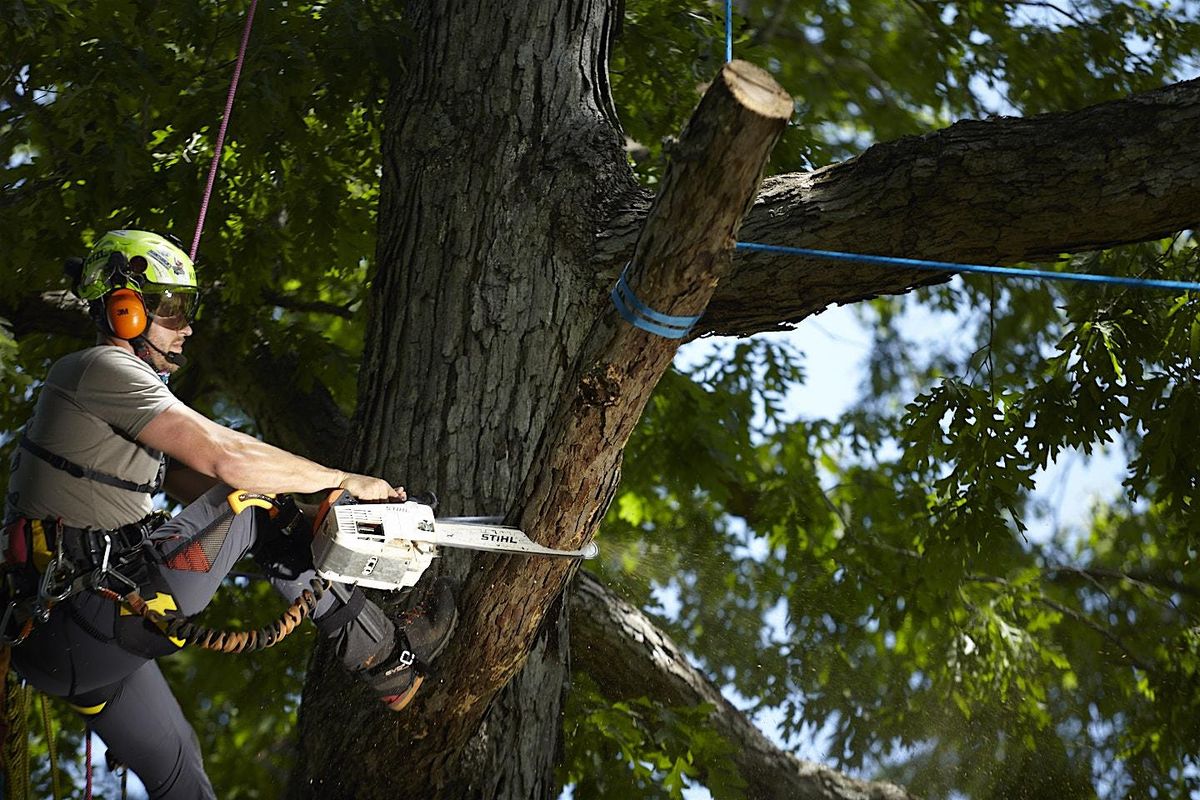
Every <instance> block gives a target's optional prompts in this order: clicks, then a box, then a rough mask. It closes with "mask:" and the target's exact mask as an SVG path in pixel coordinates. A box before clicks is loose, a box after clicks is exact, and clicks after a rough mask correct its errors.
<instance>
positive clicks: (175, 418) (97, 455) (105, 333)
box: [5, 231, 456, 798]
mask: <svg viewBox="0 0 1200 800" xmlns="http://www.w3.org/2000/svg"><path fill="white" fill-rule="evenodd" d="M75 278H76V286H75V289H76V292H77V294H79V296H80V297H82V298H83V299H85V300H87V301H88V304H89V310H90V312H91V316H92V318H93V320H94V321H95V322H96V324H97V326H98V327H99V329H100V337H99V341H98V345H97V346H95V347H91V348H88V349H85V350H82V351H79V352H76V353H73V354H71V355H69V356H67V357H65V358H63V359H61V360H59V361H58V362H57V363H56V364H55V365H54V366H53V367H52V368H51V370H50V372H49V374H48V376H47V378H46V381H45V385H44V386H43V387H42V391H41V394H40V396H39V398H38V402H37V406H36V408H35V412H34V415H33V417H32V418H31V419H30V420H29V422H28V424H27V425H26V427H25V434H24V436H23V438H22V440H21V445H20V447H19V448H18V449H17V451H16V454H15V456H14V463H13V467H12V479H11V486H10V488H9V492H8V497H7V509H6V516H5V518H6V520H8V521H9V524H8V525H7V526H6V528H5V531H6V533H7V538H6V542H7V545H6V548H5V555H6V562H8V564H9V565H12V564H13V562H14V561H18V562H19V561H25V562H31V563H32V564H33V565H34V566H35V567H36V568H37V569H38V571H39V572H41V573H42V574H43V575H46V576H47V578H46V581H48V582H41V581H39V582H38V585H39V586H40V587H41V589H42V591H41V592H40V594H39V596H38V600H37V601H36V602H37V603H44V604H45V605H44V606H43V608H42V610H43V611H44V613H41V614H39V609H38V608H37V607H36V605H35V606H34V607H33V608H32V614H33V618H34V622H35V623H36V622H37V619H38V618H41V619H43V620H44V621H42V622H40V623H39V624H34V625H33V627H32V630H31V632H29V635H28V638H27V639H25V641H24V642H23V643H22V644H21V645H20V646H19V647H16V648H15V649H14V653H13V663H14V666H15V667H16V669H17V670H18V671H19V672H20V674H21V675H22V676H24V677H25V678H26V679H27V680H28V681H29V682H30V683H31V684H33V685H34V686H35V687H36V688H38V689H40V690H41V691H44V692H46V693H48V694H52V695H55V696H59V697H63V698H66V699H67V701H68V702H69V703H70V704H71V705H72V706H73V707H74V708H75V709H76V710H77V711H78V712H79V713H80V714H82V715H83V716H84V717H85V718H87V719H88V722H89V725H90V726H91V727H93V728H94V729H95V730H96V731H98V732H99V733H100V735H101V737H102V738H103V739H104V740H105V742H106V743H107V744H108V746H109V748H110V749H111V750H112V751H113V754H114V756H115V757H117V758H118V759H120V760H121V761H122V762H124V763H126V764H128V765H129V766H130V768H131V769H133V770H134V772H136V773H137V774H138V776H139V777H140V778H141V779H142V781H143V783H144V784H145V785H146V787H147V789H148V791H149V792H150V796H151V797H155V798H160V797H161V798H168V797H169V798H182V797H189V798H190V797H214V796H215V795H214V793H213V790H212V787H211V785H210V783H209V781H208V778H207V777H206V775H205V774H204V768H203V765H202V762H201V756H200V750H199V746H198V744H197V741H196V737H195V734H194V733H193V731H192V729H191V727H190V725H189V724H188V722H187V721H186V720H185V719H184V716H183V714H182V712H181V710H180V707H179V704H178V703H177V702H176V701H175V699H174V697H173V696H172V694H171V691H170V689H169V688H168V686H167V684H166V682H165V680H164V679H163V676H162V674H161V672H160V671H159V668H158V665H157V664H156V663H155V661H154V659H155V658H157V657H159V656H162V655H167V654H169V653H172V652H174V651H175V650H177V649H178V648H179V647H181V646H182V645H183V644H184V642H183V641H181V640H179V639H175V638H172V637H170V636H168V635H167V634H166V633H165V632H163V631H162V630H160V628H158V627H156V626H155V625H154V624H152V623H151V622H150V621H149V620H147V619H146V618H144V617H142V616H139V615H137V614H133V613H131V611H130V609H129V608H127V607H126V606H125V605H120V604H118V603H116V602H113V601H112V600H111V599H110V598H111V597H113V596H114V595H113V594H112V592H116V593H117V594H119V595H125V594H126V593H128V592H129V591H130V590H131V589H136V590H137V591H138V593H139V594H140V596H142V597H143V598H145V599H146V600H147V601H148V605H149V606H150V608H152V609H154V610H156V611H159V612H161V613H164V614H165V613H169V612H175V613H178V614H183V615H187V616H191V615H194V614H196V613H198V612H199V611H201V610H202V609H203V608H204V607H205V606H206V605H207V604H208V602H209V601H210V599H211V598H212V596H213V593H214V592H215V591H216V590H217V588H218V587H219V586H220V583H221V581H222V579H223V578H224V577H225V576H226V575H227V574H228V572H229V571H230V569H231V568H232V567H233V566H234V564H235V563H236V562H237V561H238V560H239V559H240V558H242V557H243V556H244V555H245V554H247V553H250V554H252V555H253V556H254V557H255V558H256V559H257V560H258V561H259V562H260V564H261V565H262V566H263V568H264V569H265V570H266V571H267V572H268V574H269V575H270V577H271V580H272V583H273V584H274V585H275V587H276V588H277V589H278V590H279V591H280V593H281V594H283V595H284V596H285V597H287V598H288V599H289V600H294V599H296V598H297V597H299V596H300V595H301V593H302V592H303V591H304V590H305V589H306V588H307V587H308V586H309V585H310V584H311V583H312V581H313V580H314V578H315V571H314V569H313V564H312V554H311V550H310V546H309V545H310V542H311V532H312V530H313V526H312V523H313V522H316V523H318V524H319V522H320V519H321V518H322V517H323V514H324V513H325V512H327V511H328V506H329V505H330V504H331V503H332V502H340V501H342V500H343V499H344V498H349V497H351V496H352V497H356V498H359V499H362V500H388V499H390V500H393V501H397V502H403V501H404V500H405V499H406V495H405V492H404V489H403V488H402V487H393V486H392V485H391V484H390V483H388V482H387V481H385V480H382V479H380V478H376V477H371V476H368V475H359V474H353V473H346V472H342V471H340V470H335V469H331V468H329V467H325V466H322V465H320V464H317V463H315V462H313V461H309V460H308V459H305V458H302V457H300V456H296V455H293V454H292V453H289V452H287V451H284V450H281V449H279V448H276V447H273V446H271V445H268V444H265V443H263V442H260V441H258V440H257V439H254V438H253V437H251V436H247V435H245V434H243V433H240V432H237V431H234V430H231V429H229V428H226V427H224V426H222V425H219V424H217V423H215V422H213V421H211V420H209V419H208V418H206V417H204V416H203V415H201V414H199V413H198V412H196V411H194V410H193V409H191V408H189V407H188V406H187V405H185V404H184V403H183V402H182V401H180V400H179V399H178V398H176V397H175V396H174V395H173V394H172V393H171V391H170V390H169V389H168V388H167V380H168V378H169V377H170V376H171V374H172V373H174V372H175V371H176V370H178V369H179V368H180V366H182V364H183V363H184V358H183V355H182V353H183V347H184V343H185V341H186V339H187V337H188V336H190V335H191V333H192V327H191V323H192V319H193V317H194V313H195V310H196V308H197V305H198V303H197V299H198V297H197V285H196V276H195V270H194V267H193V265H192V261H191V259H190V258H189V257H188V256H187V254H185V253H184V252H183V251H182V250H181V249H179V247H178V246H176V244H175V243H173V242H172V241H169V240H168V239H166V238H164V237H162V236H158V235H156V234H153V233H147V232H143V231H114V232H111V233H109V234H107V235H105V236H104V237H103V238H101V239H100V241H99V242H98V243H97V245H96V247H95V248H94V249H93V250H92V252H91V253H90V255H89V256H88V257H87V259H86V260H85V261H84V262H83V263H82V265H80V266H78V270H77V272H76V275H75ZM168 463H170V465H171V468H170V469H166V468H165V467H166V465H167V464H168ZM160 486H162V487H163V488H165V490H166V491H167V493H168V494H169V495H170V496H171V497H172V498H174V499H176V500H177V501H179V502H181V503H186V504H187V507H186V508H185V510H184V511H183V512H182V513H181V514H180V515H179V516H177V517H175V518H174V519H170V520H168V517H167V516H166V515H165V514H163V513H161V512H154V511H153V504H152V496H153V495H154V494H155V493H156V492H157V491H158V490H159V488H160ZM233 486H237V487H242V489H241V490H239V491H238V492H234V490H232V489H231V488H230V487H233ZM328 487H339V488H338V489H337V490H333V491H331V492H330V494H329V497H328V498H327V500H326V502H325V503H323V504H322V506H321V508H320V509H319V510H318V511H317V512H316V513H315V515H313V514H310V516H313V517H314V519H309V518H308V517H306V516H305V515H304V514H302V513H300V510H299V508H298V507H297V505H296V504H295V502H293V501H291V500H290V498H288V499H282V500H273V499H272V500H271V501H270V502H269V503H268V502H265V501H266V500H267V498H268V497H269V496H274V495H276V494H278V493H282V492H300V493H311V492H319V491H322V490H325V489H328ZM234 498H238V499H240V500H241V501H245V500H247V499H252V500H253V499H257V500H258V501H259V502H260V503H261V505H262V506H264V507H258V508H256V507H253V506H250V507H247V506H245V505H244V504H243V503H240V502H238V500H235V499H234ZM267 505H270V506H271V508H270V509H269V510H268V509H267V508H265V506H267ZM20 553H24V554H26V558H24V559H22V558H21V557H20V556H19V555H18V554H20ZM26 574H27V575H29V574H31V573H28V572H27V573H26ZM334 586H335V588H334V589H333V590H331V591H329V592H326V593H325V594H323V595H322V596H321V597H320V600H319V602H318V603H317V605H316V608H315V610H314V612H313V618H314V621H315V623H316V625H317V628H318V629H319V630H320V631H321V633H322V634H324V635H325V636H327V637H329V638H330V639H331V640H332V641H333V643H334V644H335V646H336V647H337V652H338V654H339V655H340V657H341V661H342V663H343V664H344V666H345V667H346V668H347V669H348V670H350V671H351V672H353V673H354V674H355V675H357V676H358V677H360V678H361V679H363V680H364V681H365V682H366V683H367V684H368V685H369V686H370V687H371V689H372V690H373V691H374V692H375V693H376V694H377V695H378V696H379V697H380V699H381V700H382V701H383V702H384V703H385V704H386V705H387V706H388V707H389V708H391V709H393V710H397V711H399V710H400V709H403V708H404V707H405V706H406V705H407V704H408V703H409V702H410V701H411V700H412V698H413V696H414V695H415V693H416V691H417V690H418V688H419V687H420V686H421V683H422V680H423V675H422V670H423V667H425V666H427V665H428V664H429V663H430V662H431V661H432V660H433V659H434V658H436V657H437V655H438V654H439V653H440V652H441V651H442V649H443V648H444V647H445V644H446V642H447V641H448V639H449V636H450V633H451V631H452V628H453V626H454V622H455V620H456V611H455V604H454V597H453V590H452V586H451V583H450V581H449V580H448V579H439V580H437V581H435V582H434V584H433V586H432V587H431V591H430V593H429V595H428V597H427V600H426V602H425V603H424V604H423V605H422V606H420V607H418V609H417V610H416V611H414V612H413V613H411V614H410V615H408V616H407V617H406V619H405V624H404V625H403V626H402V627H399V628H398V627H397V626H396V625H394V624H393V623H392V621H391V620H389V619H388V618H387V617H386V616H385V615H384V613H383V612H382V611H381V610H380V609H379V607H378V606H376V605H375V604H374V603H372V602H370V601H369V600H367V599H366V598H365V596H364V595H363V593H362V591H361V590H360V589H358V588H347V587H345V586H342V585H340V584H335V585H334ZM98 590H99V591H98ZM103 590H111V591H110V592H108V596H107V597H106V596H105V595H104V594H102V591H103ZM9 594H10V595H12V596H10V597H8V602H10V603H13V604H14V605H13V606H11V608H13V609H16V608H17V607H18V605H17V604H19V603H20V602H21V601H25V602H28V599H29V598H28V597H21V596H19V593H18V592H17V591H12V592H10V593H9ZM60 595H65V596H62V597H61V598H60V599H58V600H57V601H55V600H50V599H48V596H49V597H54V598H58V597H59V596H60ZM6 619H7V618H6ZM7 633H10V631H6V634H7Z"/></svg>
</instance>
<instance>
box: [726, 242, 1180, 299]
mask: <svg viewBox="0 0 1200 800" xmlns="http://www.w3.org/2000/svg"><path fill="white" fill-rule="evenodd" d="M737 248H738V249H739V250H761V251H764V252H768V253H784V254H786V255H793V256H810V257H812V258H824V259H829V260H831V261H851V262H858V263H861V264H879V265H883V266H889V267H908V268H909V269H923V270H933V271H941V272H978V273H982V274H984V275H1004V276H1006V277H1011V278H1039V279H1042V280H1051V281H1075V282H1077V283H1110V284H1117V285H1119V286H1138V287H1142V288H1149V289H1178V290H1182V291H1185V292H1196V291H1200V283H1197V282H1195V281H1169V280H1160V279H1158V278H1131V277H1125V276H1123V275H1093V274H1090V273H1087V272H1050V271H1049V270H1044V269H1019V268H1017V267H989V266H984V265H982V264H957V263H954V262H952V261H927V260H925V259H922V258H897V257H895V256H872V255H864V254H862V253H842V252H838V251H836V250H813V249H811V248H808V247H785V246H783V245H778V244H760V243H758V242H738V243H737Z"/></svg>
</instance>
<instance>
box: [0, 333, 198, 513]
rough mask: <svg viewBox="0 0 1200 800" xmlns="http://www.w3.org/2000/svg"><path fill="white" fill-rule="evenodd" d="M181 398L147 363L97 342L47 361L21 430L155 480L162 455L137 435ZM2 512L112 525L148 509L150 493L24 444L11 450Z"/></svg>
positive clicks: (88, 463) (55, 448) (68, 452)
mask: <svg viewBox="0 0 1200 800" xmlns="http://www.w3.org/2000/svg"><path fill="white" fill-rule="evenodd" d="M180 402H182V401H181V400H179V399H178V398H177V397H175V395H173V394H171V390H170V389H168V388H167V386H166V384H164V383H163V382H162V379H161V378H159V376H158V375H157V373H155V372H154V370H153V369H151V368H150V366H149V365H148V364H146V363H145V362H144V361H142V360H141V359H140V358H138V357H137V356H135V355H133V354H132V353H130V352H129V351H127V350H124V349H122V348H120V347H114V346H112V345H100V346H97V347H90V348H88V349H87V350H80V351H79V352H77V353H72V354H71V355H69V356H66V357H64V358H61V359H59V360H58V361H56V362H55V363H54V366H52V367H51V368H50V373H49V374H48V375H47V376H46V382H45V384H44V385H43V386H42V389H41V394H39V395H38V399H37V405H36V406H35V407H34V412H33V416H32V417H30V419H29V422H28V423H27V424H26V426H25V435H26V436H28V437H29V439H30V440H32V441H33V442H35V443H36V444H39V445H41V446H42V447H44V448H45V449H46V450H49V451H50V452H51V453H53V454H55V455H57V456H61V457H62V458H65V459H67V460H68V461H73V462H75V463H76V464H78V465H80V466H82V467H87V468H89V469H94V470H97V471H99V472H105V473H107V474H109V475H113V476H115V477H118V478H122V479H124V480H127V481H132V482H134V483H153V482H154V478H155V475H156V474H157V473H158V466H159V459H160V458H161V456H162V454H161V453H159V452H158V451H157V450H151V449H150V448H148V447H146V446H144V445H141V444H139V443H138V442H137V441H135V437H137V435H138V434H139V433H141V432H142V429H143V428H145V427H146V425H147V424H148V423H149V422H150V420H152V419H154V418H155V417H156V416H158V415H159V414H161V413H162V412H163V411H166V410H167V409H168V408H170V407H172V406H174V405H176V404H177V403H180ZM11 476H12V477H11V478H10V482H9V487H8V488H9V491H8V497H7V506H8V507H7V509H6V510H5V518H6V519H12V518H13V517H16V516H23V517H28V518H30V519H56V518H61V519H62V521H63V524H65V525H68V526H71V527H76V528H117V527H120V526H121V525H126V524H128V523H130V522H137V521H138V520H140V519H142V518H143V517H145V516H146V515H147V514H149V513H150V512H151V511H152V510H153V502H152V500H151V497H150V495H148V494H146V493H144V492H135V491H131V490H128V489H122V488H120V487H117V486H109V485H107V484H104V483H100V482H98V481H94V480H90V479H88V478H76V477H73V476H71V475H69V474H68V473H66V472H64V471H63V470H60V469H57V468H55V467H53V466H51V465H50V464H48V463H47V462H46V461H44V460H43V459H41V458H38V457H37V456H35V455H34V454H33V453H31V452H29V451H28V450H26V449H25V448H23V447H17V448H16V449H15V452H14V455H13V466H12V473H11Z"/></svg>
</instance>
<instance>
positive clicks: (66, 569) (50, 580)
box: [38, 528, 75, 621]
mask: <svg viewBox="0 0 1200 800" xmlns="http://www.w3.org/2000/svg"><path fill="white" fill-rule="evenodd" d="M56 538H57V541H56V542H55V543H54V556H53V558H51V559H50V563H49V564H47V565H46V571H45V572H44V573H43V574H42V582H41V585H40V586H38V599H39V600H41V601H44V602H49V603H51V604H53V603H60V602H62V601H63V600H66V599H67V598H68V597H70V596H71V593H72V592H73V591H74V589H75V587H74V585H73V583H72V581H71V576H72V574H73V573H74V572H75V569H74V565H73V564H72V563H71V562H70V561H69V560H67V557H66V554H64V553H63V546H62V539H63V537H62V529H61V528H59V531H58V536H57V537H56ZM38 609H39V612H40V614H39V615H40V616H42V617H43V621H44V619H45V618H48V617H49V615H50V609H49V608H48V607H44V606H43V604H42V603H38Z"/></svg>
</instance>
